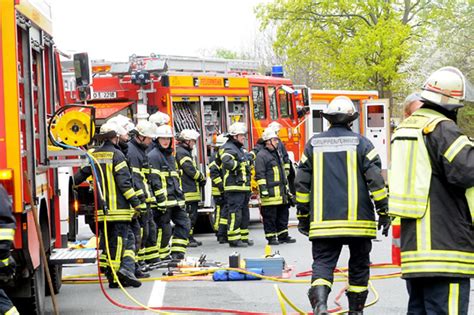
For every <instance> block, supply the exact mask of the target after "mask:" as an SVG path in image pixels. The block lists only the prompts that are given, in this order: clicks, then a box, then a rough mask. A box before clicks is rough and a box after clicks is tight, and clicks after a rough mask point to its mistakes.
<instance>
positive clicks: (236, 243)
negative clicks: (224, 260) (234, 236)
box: [229, 240, 248, 247]
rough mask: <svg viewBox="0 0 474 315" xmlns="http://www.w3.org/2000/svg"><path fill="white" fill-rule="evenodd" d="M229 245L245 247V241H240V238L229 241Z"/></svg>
mask: <svg viewBox="0 0 474 315" xmlns="http://www.w3.org/2000/svg"><path fill="white" fill-rule="evenodd" d="M229 246H230V247H247V246H248V245H247V243H244V242H242V241H241V240H238V241H229Z"/></svg>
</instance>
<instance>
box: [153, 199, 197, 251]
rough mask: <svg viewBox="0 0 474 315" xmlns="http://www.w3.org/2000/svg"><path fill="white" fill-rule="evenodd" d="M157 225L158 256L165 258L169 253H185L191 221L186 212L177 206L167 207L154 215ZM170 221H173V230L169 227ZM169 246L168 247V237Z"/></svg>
mask: <svg viewBox="0 0 474 315" xmlns="http://www.w3.org/2000/svg"><path fill="white" fill-rule="evenodd" d="M155 220H157V227H158V237H157V239H158V240H159V241H160V244H161V245H160V258H167V256H168V255H169V254H170V253H182V254H185V253H186V247H187V246H188V237H189V231H190V229H191V222H190V220H189V217H188V215H187V213H186V212H185V211H184V210H183V209H182V208H181V207H179V206H174V207H169V208H167V209H166V211H165V212H163V213H161V214H160V213H157V215H155ZM171 221H173V223H174V230H173V229H172V228H171ZM171 236H173V238H172V240H171V248H170V244H169V243H170V239H171Z"/></svg>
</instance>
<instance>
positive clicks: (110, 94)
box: [92, 92, 117, 100]
mask: <svg viewBox="0 0 474 315" xmlns="http://www.w3.org/2000/svg"><path fill="white" fill-rule="evenodd" d="M112 98H117V92H92V99H95V100H96V99H112Z"/></svg>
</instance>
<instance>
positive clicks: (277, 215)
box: [261, 205, 290, 240]
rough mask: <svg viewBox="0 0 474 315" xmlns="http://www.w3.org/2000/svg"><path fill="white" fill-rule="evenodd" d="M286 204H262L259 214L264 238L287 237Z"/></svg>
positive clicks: (287, 214)
mask: <svg viewBox="0 0 474 315" xmlns="http://www.w3.org/2000/svg"><path fill="white" fill-rule="evenodd" d="M289 213H290V212H289V207H288V205H276V206H262V207H261V214H262V218H263V230H264V231H265V238H266V239H267V240H270V239H272V238H275V237H278V238H279V239H285V238H287V237H288V216H289Z"/></svg>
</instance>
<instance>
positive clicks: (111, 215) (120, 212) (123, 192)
mask: <svg viewBox="0 0 474 315" xmlns="http://www.w3.org/2000/svg"><path fill="white" fill-rule="evenodd" d="M92 155H93V156H94V158H95V159H96V160H97V162H98V163H99V165H100V168H101V169H102V174H103V176H104V177H103V178H102V177H101V175H100V174H101V173H100V171H99V170H97V172H98V176H99V179H98V182H97V185H101V188H102V187H105V189H104V190H103V194H104V195H105V203H106V205H107V211H108V213H107V220H108V221H130V220H131V218H132V216H133V213H134V210H132V209H131V208H130V205H131V206H132V207H133V208H136V207H138V206H139V205H140V200H139V199H138V197H137V196H136V193H135V189H134V188H133V184H132V178H131V175H130V170H129V168H128V164H127V160H126V158H125V155H124V154H123V153H122V151H120V149H119V147H117V146H115V145H114V144H113V143H112V142H110V141H106V142H104V144H103V145H102V146H101V147H99V148H97V149H95V150H93V152H92ZM90 175H92V169H91V167H90V166H85V167H83V168H81V169H80V170H79V172H77V173H76V174H75V175H74V183H75V185H79V184H80V183H82V182H83V181H84V180H86V178H87V177H89V176H90ZM102 180H103V183H102ZM98 200H99V204H98V219H99V221H104V204H103V202H102V200H101V199H100V198H98Z"/></svg>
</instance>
